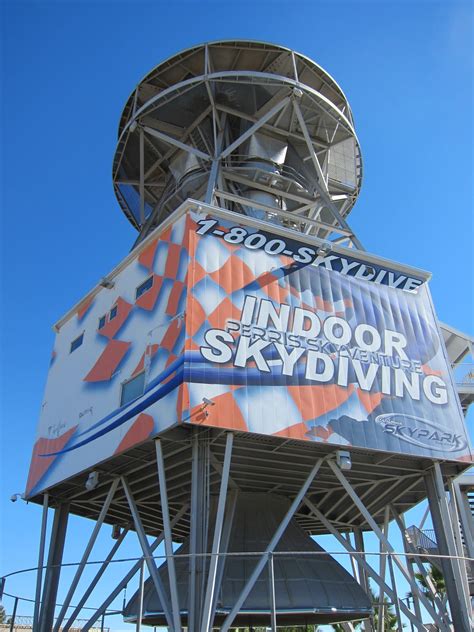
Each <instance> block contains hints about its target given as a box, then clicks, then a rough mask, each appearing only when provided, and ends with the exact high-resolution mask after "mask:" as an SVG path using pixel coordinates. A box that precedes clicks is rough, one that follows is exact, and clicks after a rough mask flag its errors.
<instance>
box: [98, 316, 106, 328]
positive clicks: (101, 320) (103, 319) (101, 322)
mask: <svg viewBox="0 0 474 632" xmlns="http://www.w3.org/2000/svg"><path fill="white" fill-rule="evenodd" d="M106 321H107V317H106V316H101V317H100V318H99V329H102V328H103V327H105V323H106Z"/></svg>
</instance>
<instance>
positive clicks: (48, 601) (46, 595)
mask: <svg viewBox="0 0 474 632" xmlns="http://www.w3.org/2000/svg"><path fill="white" fill-rule="evenodd" d="M68 518H69V505H68V504H67V503H62V504H61V505H59V507H57V508H56V509H55V510H54V521H53V528H52V531H51V538H50V542H49V554H48V565H47V568H46V576H45V579H44V586H43V599H42V603H43V606H42V608H41V616H40V632H51V630H52V628H53V622H54V611H55V609H56V599H57V595H58V586H59V577H60V575H61V562H62V559H63V552H64V542H65V540H66V531H67V522H68Z"/></svg>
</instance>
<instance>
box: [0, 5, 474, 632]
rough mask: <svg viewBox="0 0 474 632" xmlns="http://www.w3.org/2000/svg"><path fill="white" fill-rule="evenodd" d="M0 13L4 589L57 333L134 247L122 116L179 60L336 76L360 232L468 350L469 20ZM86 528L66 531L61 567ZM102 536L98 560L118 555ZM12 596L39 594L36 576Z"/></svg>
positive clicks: (98, 8) (241, 9)
mask: <svg viewBox="0 0 474 632" xmlns="http://www.w3.org/2000/svg"><path fill="white" fill-rule="evenodd" d="M1 11H2V26H1V28H2V46H3V55H2V58H3V62H2V63H3V68H2V72H1V87H2V92H3V109H2V135H3V142H2V146H3V156H2V180H3V186H2V197H3V199H2V202H3V203H2V211H3V213H2V215H3V219H2V221H3V230H2V244H1V246H2V272H3V274H2V285H3V290H2V301H3V305H2V310H1V312H2V321H3V324H2V328H1V333H2V345H1V349H2V372H3V380H2V391H3V392H2V406H3V414H2V424H1V432H2V435H1V450H2V455H1V463H2V481H1V484H2V488H1V495H0V503H1V509H0V521H1V529H2V562H1V569H2V571H0V573H2V572H8V571H10V570H13V569H18V568H23V567H28V566H34V565H35V559H36V555H37V540H38V530H39V519H40V511H39V509H38V508H37V507H36V506H26V505H25V504H24V503H22V502H18V503H15V504H12V503H10V502H9V497H10V495H11V494H12V493H14V492H21V491H22V490H23V489H24V486H25V481H26V476H27V469H28V463H29V458H30V452H31V446H32V443H33V439H34V434H35V428H36V421H37V416H38V412H39V407H40V403H41V401H42V391H43V387H44V382H45V378H46V371H47V366H48V361H49V355H50V350H51V347H52V343H53V333H52V331H51V325H52V324H53V323H54V322H55V321H56V320H57V319H58V318H59V317H60V316H61V315H62V314H63V313H64V312H66V310H67V309H68V308H69V307H70V306H71V305H72V304H74V303H75V302H76V300H77V299H79V298H80V297H81V296H82V295H83V294H84V293H85V292H86V291H87V290H88V289H89V288H91V287H92V286H93V285H94V284H95V283H96V281H97V280H98V279H99V278H100V277H102V276H103V275H104V273H106V272H108V271H109V270H110V269H111V268H112V267H113V266H114V265H115V264H116V263H117V262H118V261H119V260H120V259H121V258H122V257H123V256H124V255H125V254H126V253H127V252H128V250H129V249H130V247H131V245H132V243H133V240H134V237H135V235H134V231H133V229H132V228H131V227H130V225H129V224H128V222H127V221H126V220H125V218H124V217H123V216H122V214H121V212H120V210H119V207H118V204H117V202H116V200H115V197H114V194H113V190H112V182H111V164H112V156H113V153H114V149H115V142H116V132H117V124H118V120H119V116H120V113H121V109H122V106H123V105H124V103H125V100H126V98H127V96H128V95H129V93H130V92H131V91H132V89H133V88H134V86H135V85H136V83H137V82H138V80H139V79H140V78H141V77H142V76H143V75H144V74H145V73H146V72H148V71H149V70H150V69H151V68H152V67H153V66H154V65H156V64H157V63H158V62H160V61H161V60H163V59H164V58H166V57H168V56H169V55H171V54H173V53H175V52H177V51H179V50H180V49H181V48H186V47H189V46H191V45H193V44H195V43H199V42H203V41H206V40H214V39H225V38H247V39H258V40H268V41H270V42H275V43H279V44H282V45H284V46H287V47H291V48H294V49H296V50H298V51H300V52H302V53H304V54H306V55H308V56H309V57H311V58H313V59H314V60H316V61H317V62H318V63H319V64H320V65H322V66H323V67H324V68H325V69H326V70H327V71H328V72H330V74H331V75H333V76H334V77H335V79H336V80H337V81H338V82H339V83H340V85H341V86H342V88H343V90H344V91H345V93H346V95H347V96H348V99H349V101H350V103H351V106H352V110H353V113H354V117H355V124H356V130H357V133H358V136H359V139H360V142H361V146H362V154H363V159H364V182H363V187H362V192H361V195H360V197H359V201H358V202H357V204H356V206H355V208H354V210H353V211H352V214H351V216H350V218H349V222H350V224H351V225H352V226H353V228H354V229H355V230H356V232H357V233H358V236H359V238H360V239H361V241H362V242H363V244H364V245H365V247H366V248H367V249H368V250H370V251H373V252H375V253H377V254H381V255H383V256H385V257H387V258H393V259H395V260H398V261H401V262H405V263H408V264H412V265H414V266H418V267H421V268H424V269H427V270H430V271H431V272H432V273H433V279H432V282H431V289H432V293H433V298H434V302H435V306H436V309H437V312H438V315H439V318H440V319H441V320H443V321H446V322H447V323H449V324H451V325H453V326H454V327H456V328H458V329H461V330H464V331H468V332H470V333H473V330H474V327H473V326H472V314H473V303H472V299H473V294H472V272H473V258H472V237H473V232H472V217H473V201H472V200H473V188H472V168H473V155H472V152H473V143H472V139H473V129H472V128H473V117H472V107H473V84H472V73H473V59H474V55H473V52H474V50H473V28H472V27H473V10H472V5H471V4H470V3H468V2H466V3H461V2H456V1H449V0H445V1H444V2H432V1H430V0H425V1H418V2H417V1H409V0H406V1H398V2H383V1H379V2H375V1H373V2H356V1H353V2H348V3H344V2H338V1H333V2H327V3H326V2H317V1H311V2H302V1H301V0H295V1H293V2H291V1H290V0H286V1H281V0H280V1H278V0H275V1H273V2H264V1H260V0H253V1H252V2H245V1H241V2H226V1H224V0H221V1H220V2H210V1H206V0H201V1H199V2H193V1H189V2H183V1H174V2H171V1H169V2H161V1H160V0H158V1H155V2H149V3H145V2H139V1H137V2H127V1H124V2H116V1H114V0H109V1H107V0H103V1H102V2H94V1H88V0H83V1H82V2H73V1H68V0H63V1H60V0H57V1H56V2H42V1H40V0H37V1H35V0H31V1H29V2H21V1H16V2H7V1H4V2H3V3H2V7H1ZM91 526H92V525H89V523H87V521H80V520H77V519H73V520H72V524H71V535H72V537H71V541H70V543H69V545H68V549H67V551H66V560H67V561H72V560H77V559H78V557H79V556H80V550H81V549H80V547H81V543H84V542H85V541H86V538H87V536H88V530H89V529H90V528H91ZM105 531H106V533H104V534H103V537H101V540H100V542H99V545H98V549H97V551H96V552H95V553H94V554H93V556H92V557H93V558H94V559H98V558H99V557H100V555H101V553H102V554H104V550H105V549H104V547H105V546H107V545H108V543H109V542H110V534H109V530H108V528H106V529H105ZM127 554H130V555H137V554H138V547H137V546H136V545H135V544H134V543H130V544H128V545H127V546H126V547H125V548H124V550H123V555H124V556H125V555H127ZM111 583H112V580H111ZM9 589H10V591H13V592H17V593H20V594H23V595H25V596H29V595H32V592H33V581H32V577H31V576H30V577H28V576H24V577H23V576H22V577H18V578H16V579H15V580H12V581H11V582H9V585H8V586H7V590H9ZM7 605H8V604H7ZM21 613H22V614H29V611H28V607H27V605H26V604H24V605H22V608H21ZM114 629H116V630H118V629H124V626H123V625H120V624H119V622H118V621H117V622H116V624H115V625H114Z"/></svg>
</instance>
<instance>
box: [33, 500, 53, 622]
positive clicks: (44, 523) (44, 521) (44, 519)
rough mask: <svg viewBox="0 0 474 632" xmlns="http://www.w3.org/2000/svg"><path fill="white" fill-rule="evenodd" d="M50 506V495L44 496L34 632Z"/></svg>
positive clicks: (37, 613) (39, 601) (39, 598)
mask: <svg viewBox="0 0 474 632" xmlns="http://www.w3.org/2000/svg"><path fill="white" fill-rule="evenodd" d="M48 505H49V494H44V496H43V515H42V517H41V535H40V545H39V552H38V573H37V575H36V591H35V609H34V612H33V630H35V632H36V630H37V626H38V621H39V614H40V606H41V587H42V585H43V565H44V549H45V545H46V528H47V526H48Z"/></svg>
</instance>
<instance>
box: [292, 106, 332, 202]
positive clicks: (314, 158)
mask: <svg viewBox="0 0 474 632" xmlns="http://www.w3.org/2000/svg"><path fill="white" fill-rule="evenodd" d="M293 110H294V112H295V114H296V118H297V119H298V123H299V124H300V127H301V131H302V132H303V136H304V139H305V141H306V145H307V147H308V150H309V155H310V157H311V161H312V163H313V166H314V169H315V171H316V173H317V176H318V180H319V184H320V186H321V187H322V189H323V191H324V192H325V193H326V195H327V197H328V198H329V197H330V194H329V189H328V184H327V182H326V178H325V177H324V173H323V170H322V168H321V165H320V163H319V159H318V156H317V155H316V152H315V151H314V147H313V143H312V142H311V136H310V135H309V131H308V128H307V126H306V123H305V120H304V117H303V113H302V112H301V108H300V106H299V103H298V102H297V101H296V99H293Z"/></svg>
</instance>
